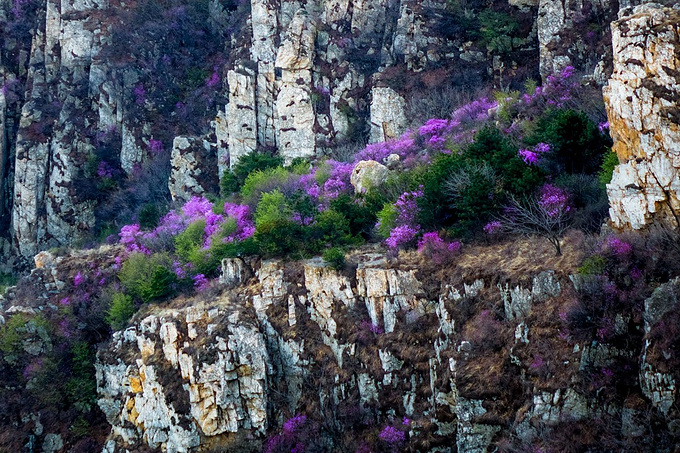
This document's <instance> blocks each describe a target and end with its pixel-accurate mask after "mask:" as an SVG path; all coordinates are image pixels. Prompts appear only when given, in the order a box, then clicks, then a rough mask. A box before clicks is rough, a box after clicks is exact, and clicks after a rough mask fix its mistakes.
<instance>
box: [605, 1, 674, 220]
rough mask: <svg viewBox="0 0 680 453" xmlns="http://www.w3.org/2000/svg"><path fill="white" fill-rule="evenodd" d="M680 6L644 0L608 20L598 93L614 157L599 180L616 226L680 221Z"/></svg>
mask: <svg viewBox="0 0 680 453" xmlns="http://www.w3.org/2000/svg"><path fill="white" fill-rule="evenodd" d="M679 18H680V12H679V11H678V10H677V9H673V8H667V7H662V6H661V5H658V4H654V3H649V4H644V5H641V6H638V7H636V8H635V9H633V10H632V12H631V14H630V15H628V16H625V17H622V18H621V19H619V20H618V21H616V22H614V24H613V26H612V27H613V28H612V39H613V45H614V56H615V58H614V73H613V74H612V77H611V79H610V80H609V84H608V85H607V86H606V87H605V88H604V90H603V91H604V97H605V103H606V107H607V114H608V117H609V123H610V130H611V134H612V138H613V139H614V151H615V152H616V154H617V156H618V158H619V162H620V165H618V166H617V167H616V169H615V170H614V176H613V178H612V181H611V184H609V185H608V186H607V193H608V195H609V202H610V210H609V213H610V217H611V220H612V223H613V224H614V226H615V227H616V228H630V229H636V230H637V229H642V228H644V227H646V226H648V225H650V224H651V223H653V222H657V221H658V222H669V223H670V224H671V225H673V226H676V227H677V226H678V225H680V223H678V222H679V220H680V217H679V214H680V199H679V198H678V197H679V196H680V177H679V174H678V172H679V170H680V114H679V111H678V104H680V82H679V81H678V74H677V69H678V68H680V52H679V51H678V46H679V45H680V36H679V31H680V26H679V25H678V24H679V23H680V21H679Z"/></svg>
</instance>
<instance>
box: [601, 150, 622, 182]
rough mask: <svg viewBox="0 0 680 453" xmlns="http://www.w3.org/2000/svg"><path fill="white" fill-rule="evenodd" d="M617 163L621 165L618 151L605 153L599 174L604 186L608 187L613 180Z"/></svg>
mask: <svg viewBox="0 0 680 453" xmlns="http://www.w3.org/2000/svg"><path fill="white" fill-rule="evenodd" d="M617 165H619V158H618V156H617V155H616V153H615V152H613V151H610V152H608V153H605V155H604V160H603V161H602V167H600V173H599V175H598V179H599V180H600V185H601V186H602V188H606V186H607V184H609V183H610V182H612V177H613V176H614V168H616V166H617Z"/></svg>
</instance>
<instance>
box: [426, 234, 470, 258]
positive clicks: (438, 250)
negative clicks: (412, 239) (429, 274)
mask: <svg viewBox="0 0 680 453" xmlns="http://www.w3.org/2000/svg"><path fill="white" fill-rule="evenodd" d="M461 248H462V245H461V243H460V242H459V241H453V242H448V241H445V240H444V239H442V238H441V237H440V236H439V233H436V232H430V233H425V234H423V237H422V238H420V240H419V241H418V253H420V254H421V255H423V256H424V257H426V258H428V259H430V260H432V262H434V263H435V264H437V265H442V264H445V263H447V262H450V261H451V260H452V259H453V257H455V256H456V255H458V254H459V253H460V250H461Z"/></svg>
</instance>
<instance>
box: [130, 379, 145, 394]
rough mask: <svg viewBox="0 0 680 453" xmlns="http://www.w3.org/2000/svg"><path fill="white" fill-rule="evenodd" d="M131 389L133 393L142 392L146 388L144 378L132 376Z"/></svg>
mask: <svg viewBox="0 0 680 453" xmlns="http://www.w3.org/2000/svg"><path fill="white" fill-rule="evenodd" d="M130 390H131V391H132V392H133V393H142V392H143V391H144V388H143V387H142V379H141V378H136V377H131V378H130Z"/></svg>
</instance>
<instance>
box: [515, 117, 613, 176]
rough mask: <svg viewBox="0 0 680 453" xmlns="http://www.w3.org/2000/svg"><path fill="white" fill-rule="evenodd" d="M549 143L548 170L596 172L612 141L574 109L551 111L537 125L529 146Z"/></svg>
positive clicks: (556, 171) (557, 172)
mask: <svg viewBox="0 0 680 453" xmlns="http://www.w3.org/2000/svg"><path fill="white" fill-rule="evenodd" d="M539 142H543V143H549V144H550V146H551V149H552V151H551V152H550V153H549V154H548V155H547V156H546V160H547V163H548V171H549V172H550V173H551V174H554V175H557V174H560V173H562V172H567V173H587V174H593V173H597V172H598V171H599V170H600V168H601V166H602V161H603V159H604V155H605V153H606V151H607V149H608V148H609V145H610V143H609V138H608V137H606V136H604V135H602V134H601V133H600V131H599V129H598V127H597V125H596V124H595V123H594V122H593V121H591V120H590V119H588V117H587V116H586V114H585V113H583V112H577V111H575V110H572V109H555V110H549V111H548V112H547V113H546V114H545V115H544V116H543V117H541V118H540V119H539V120H538V122H537V124H536V132H535V133H534V134H532V135H531V136H530V137H528V138H527V143H528V144H529V145H535V144H536V143H539Z"/></svg>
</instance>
